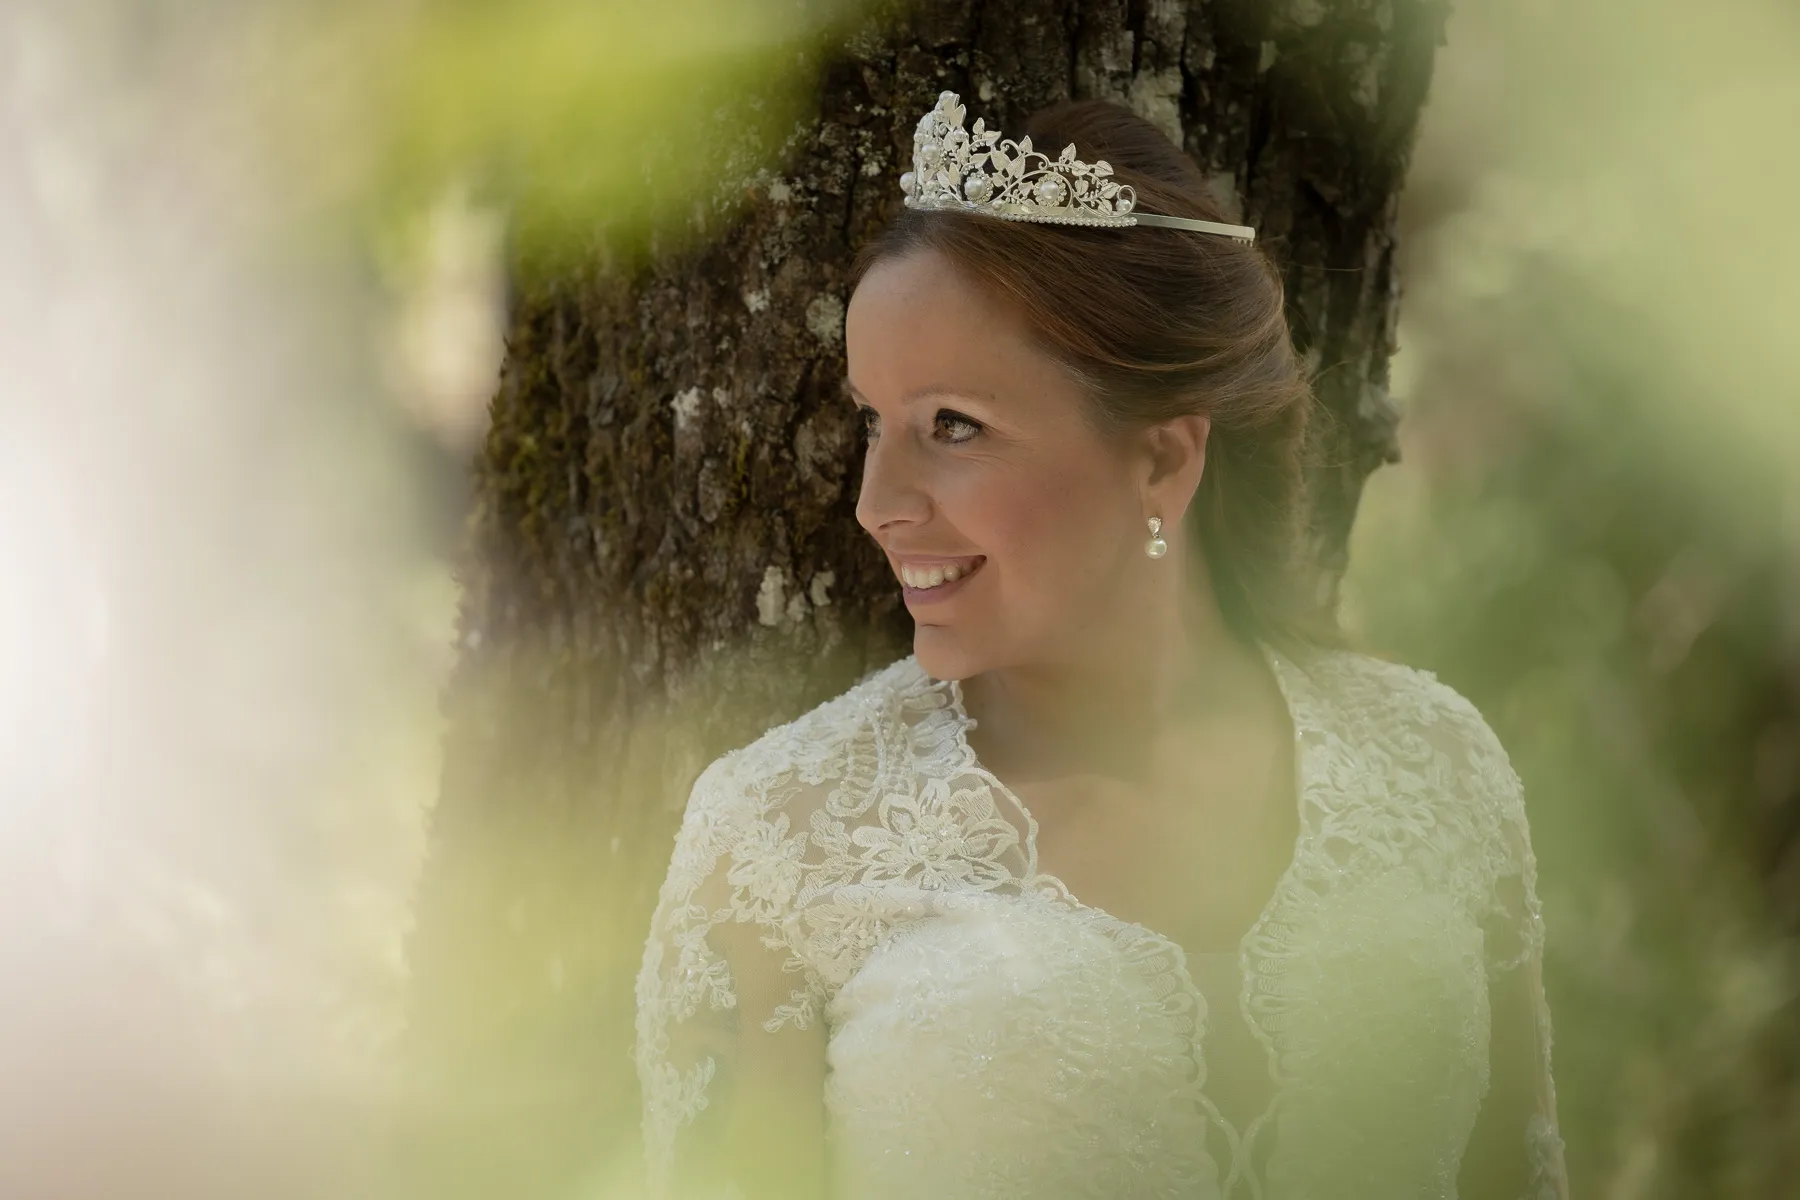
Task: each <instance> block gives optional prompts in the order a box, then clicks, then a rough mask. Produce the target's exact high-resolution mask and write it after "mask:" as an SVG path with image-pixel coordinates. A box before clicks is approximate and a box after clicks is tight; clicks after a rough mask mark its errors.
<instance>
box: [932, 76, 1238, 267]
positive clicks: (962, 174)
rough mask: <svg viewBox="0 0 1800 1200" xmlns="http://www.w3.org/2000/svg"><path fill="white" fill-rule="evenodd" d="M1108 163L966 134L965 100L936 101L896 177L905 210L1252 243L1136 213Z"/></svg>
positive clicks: (990, 133)
mask: <svg viewBox="0 0 1800 1200" xmlns="http://www.w3.org/2000/svg"><path fill="white" fill-rule="evenodd" d="M1111 175H1112V166H1111V164H1109V163H1108V162H1107V161H1106V160H1105V159H1100V160H1098V161H1096V162H1091V163H1088V162H1083V161H1081V160H1080V159H1079V158H1076V157H1075V145H1074V143H1073V142H1071V143H1070V144H1069V145H1067V146H1064V147H1063V151H1062V153H1061V154H1059V155H1057V157H1056V158H1055V159H1054V160H1052V159H1051V158H1049V157H1048V156H1047V155H1044V154H1041V153H1039V152H1038V151H1036V150H1033V149H1032V148H1031V139H1030V138H1029V137H1026V138H1022V139H1020V140H1019V141H1016V142H1015V141H1013V140H1012V139H1011V138H1006V139H1004V140H1003V139H1002V138H1001V137H1000V131H999V130H998V129H987V128H984V127H983V125H982V120H981V118H980V117H976V118H975V124H974V126H973V127H972V128H970V129H968V130H964V129H963V105H962V98H961V97H960V96H958V95H957V94H956V93H955V92H944V93H941V94H940V95H939V96H938V102H937V107H936V108H934V109H932V110H931V111H930V112H928V113H926V114H925V115H924V116H923V117H920V118H919V125H918V128H917V129H915V130H913V169H912V170H910V171H908V172H906V174H904V175H902V176H900V190H901V191H903V192H905V193H906V206H907V207H908V208H920V209H956V210H959V211H962V212H979V213H986V214H988V215H989V216H994V217H1001V218H1003V219H1005V220H1008V221H1049V222H1053V223H1056V224H1059V225H1109V226H1122V225H1166V226H1168V227H1169V228H1171V229H1195V230H1198V231H1200V232H1201V233H1217V234H1223V235H1224V236H1226V237H1229V238H1235V239H1237V240H1238V241H1242V242H1250V241H1254V240H1255V239H1256V230H1254V229H1252V228H1250V227H1249V226H1248V225H1225V224H1222V223H1220V222H1218V221H1198V220H1195V219H1193V218H1191V217H1167V216H1163V215H1162V214H1161V213H1141V212H1136V211H1133V210H1134V208H1135V206H1136V204H1137V196H1136V194H1135V193H1134V192H1133V191H1132V190H1131V185H1129V184H1119V183H1115V182H1113V180H1112V179H1111V178H1109V176H1111Z"/></svg>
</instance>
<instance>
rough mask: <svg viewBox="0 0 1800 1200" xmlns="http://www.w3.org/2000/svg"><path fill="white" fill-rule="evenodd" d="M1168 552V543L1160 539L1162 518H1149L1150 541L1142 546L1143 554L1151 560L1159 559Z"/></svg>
mask: <svg viewBox="0 0 1800 1200" xmlns="http://www.w3.org/2000/svg"><path fill="white" fill-rule="evenodd" d="M1168 552H1169V543H1167V542H1165V541H1163V539H1162V518H1161V517H1151V518H1150V540H1149V541H1148V542H1146V543H1145V544H1144V553H1145V554H1148V555H1149V556H1150V557H1151V558H1161V557H1162V556H1163V555H1165V554H1167V553H1168Z"/></svg>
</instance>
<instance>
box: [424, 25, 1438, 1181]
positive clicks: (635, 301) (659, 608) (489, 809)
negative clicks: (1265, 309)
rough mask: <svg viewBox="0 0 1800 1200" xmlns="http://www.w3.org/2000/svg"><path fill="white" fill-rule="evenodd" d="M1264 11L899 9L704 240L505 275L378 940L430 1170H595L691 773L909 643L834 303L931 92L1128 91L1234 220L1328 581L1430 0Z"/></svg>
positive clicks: (1434, 39)
mask: <svg viewBox="0 0 1800 1200" xmlns="http://www.w3.org/2000/svg"><path fill="white" fill-rule="evenodd" d="M1277 7H1278V9H1279V12H1278V13H1275V14H1271V13H1270V12H1269V11H1267V10H1266V8H1265V7H1264V6H1263V5H1261V4H1256V3H1248V2H1245V0H1233V2H1231V3H1227V2H1225V0H1213V2H1207V0H1185V2H1183V0H1150V2H1148V3H1145V2H1144V0H926V2H924V3H921V4H918V5H917V6H915V7H914V8H913V9H912V10H911V11H910V12H909V13H908V14H907V15H905V16H903V17H900V18H897V19H890V20H887V21H885V22H883V23H879V24H875V23H872V24H871V25H870V26H868V27H867V28H865V29H864V30H862V31H859V32H858V33H857V34H856V35H855V36H854V37H851V38H849V39H847V40H846V42H845V43H844V44H842V45H840V46H837V47H836V48H834V49H833V50H832V51H831V52H830V53H828V54H826V55H825V57H824V58H823V60H822V61H820V62H819V63H817V64H816V67H817V69H818V71H819V79H820V84H819V88H818V95H819V98H820V100H819V111H818V112H817V114H816V116H815V117H814V118H812V119H811V120H810V121H809V123H807V124H805V125H804V126H803V127H802V128H801V129H800V130H799V131H798V132H797V136H796V138H794V139H793V140H792V141H791V142H790V147H791V155H790V157H789V159H788V161H786V162H784V163H782V164H780V165H779V166H778V167H777V169H776V171H766V170H765V171H760V172H758V173H757V174H755V175H754V176H753V177H752V178H751V179H749V180H747V181H745V184H746V189H747V194H748V196H749V199H748V200H747V202H746V203H745V204H744V206H743V207H742V208H741V209H740V210H738V211H737V212H736V214H735V215H734V216H733V217H732V218H731V227H730V229H729V231H728V232H727V233H726V234H725V235H724V236H720V237H716V238H713V239H711V240H709V241H708V242H707V244H705V245H704V246H703V247H700V248H696V249H693V250H686V251H682V252H681V253H679V254H674V255H663V256H661V257H659V258H658V259H656V260H654V261H653V262H652V263H651V264H650V265H648V266H647V267H644V268H643V269H641V270H635V271H632V272H631V273H630V275H629V277H622V275H621V273H620V272H617V271H613V272H608V271H606V270H603V269H600V268H598V267H596V268H595V269H594V270H593V271H591V272H589V273H587V275H586V276H585V277H573V276H570V277H564V278H561V279H557V280H554V281H551V282H548V283H542V284H533V285H531V286H530V287H528V288H527V289H525V290H524V291H523V292H522V294H520V295H518V296H517V297H516V300H515V307H514V314H513V317H512V327H511V331H510V335H509V339H508V355H507V360H506V363H505V366H504V368H503V371H502V379H501V386H500V390H499V393H498V395H497V396H496V398H495V401H494V405H493V426H492V429H491V432H490V433H489V435H488V438H487V441H486V444H485V446H484V447H483V449H482V452H481V454H480V458H479V462H478V464H477V481H476V506H475V511H474V513H473V516H472V518H471V525H470V541H469V545H468V550H467V561H466V564H465V566H464V568H463V572H462V575H463V582H464V585H465V588H466V593H465V598H464V601H463V607H462V614H461V620H460V634H461V639H462V641H461V659H460V662H459V665H458V669H457V671H456V673H455V676H454V678H453V681H452V683H451V685H450V688H449V691H448V695H447V699H446V707H447V715H448V717H449V719H450V723H451V727H450V736H449V741H448V745H447V754H446V763H445V773H444V781H443V791H442V795H441V799H440V801H439V804H438V807H437V810H436V812H435V814H434V817H433V827H432V837H431V857H430V860H429V863H428V865H427V868H426V872H425V878H424V881H423V884H422V887H421V893H420V897H419V907H418V924H417V928H416V932H415V934H414V937H413V941H412V946H411V955H412V965H413V970H414V978H415V989H416V990H415V1000H414V1006H413V1024H412V1034H411V1043H410V1047H409V1054H410V1064H411V1065H410V1079H411V1082H412V1084H413V1086H414V1089H415V1090H414V1091H413V1093H412V1095H413V1102H414V1105H415V1107H412V1108H410V1109H409V1112H410V1114H411V1117H412V1119H411V1120H409V1121H408V1122H407V1124H406V1128H407V1130H408V1135H409V1141H408V1143H407V1146H406V1149H405V1153H406V1157H407V1159H408V1160H409V1162H410V1163H411V1164H413V1165H414V1166H420V1165H424V1166H427V1169H428V1174H427V1177H426V1179H425V1181H424V1186H426V1187H427V1188H428V1189H429V1191H430V1194H432V1195H434V1196H447V1195H460V1194H470V1195H476V1194H479V1195H497V1194H505V1195H518V1196H533V1197H537V1196H544V1197H561V1196H566V1195H573V1194H575V1193H576V1192H577V1190H579V1189H582V1188H588V1189H594V1188H599V1189H601V1190H602V1191H604V1190H605V1186H606V1182H607V1181H615V1182H618V1181H626V1180H629V1178H630V1173H631V1171H632V1170H633V1169H634V1167H635V1162H636V1156H637V1153H638V1151H637V1146H636V1143H635V1136H634V1135H635V1128H636V1120H637V1115H636V1104H637V1084H636V1080H635V1076H634V1073H633V1070H632V1065H631V1058H630V1046H631V1039H632V1013H633V995H632V980H633V977H634V975H635V972H636V967H637V959H638V955H639V953H640V948H641V940H642V936H643V932H644V930H645V928H646V926H647V923H648V919H649V912H650V908H651V906H652V904H653V902H654V899H655V893H656V888H657V885H658V883H659V882H660V880H661V878H662V875H663V872H664V871H665V869H666V868H667V865H668V858H669V850H670V846H671V839H672V836H673V832H674V828H675V825H676V823H677V821H678V819H679V816H680V813H681V810H682V806H683V803H684V801H685V800H686V797H687V793H688V788H689V785H690V784H691V782H692V781H693V779H694V778H695V776H696V775H697V774H698V773H699V772H700V770H701V769H702V768H703V767H704V766H705V765H706V763H707V762H708V761H709V760H711V759H712V758H713V757H715V756H716V755H718V754H720V753H722V752H723V751H725V750H728V749H731V748H732V747H735V746H739V745H742V744H744V743H746V742H748V741H749V740H751V739H752V738H754V737H755V736H756V735H757V734H758V733H760V732H761V731H763V730H764V729H767V728H769V727H770V726H772V725H775V724H779V723H781V722H782V721H785V720H788V719H790V718H792V717H794V716H796V715H798V714H799V713H801V712H803V711H805V710H806V709H807V708H809V707H811V706H812V705H814V704H816V703H818V702H819V701H821V700H823V699H825V698H827V697H829V696H831V695H834V694H836V693H838V692H839V691H841V690H842V689H843V688H845V687H846V686H848V685H849V684H850V683H851V682H853V681H854V680H855V679H856V678H857V677H858V676H860V675H861V674H863V673H864V672H865V671H867V670H870V669H873V668H875V667H878V666H880V665H883V664H885V663H887V662H890V661H892V660H893V659H894V658H896V657H899V656H901V655H903V654H905V653H907V652H908V651H909V647H910V641H911V621H910V619H909V617H908V615H907V613H906V611H905V609H904V607H903V605H902V604H901V601H900V596H899V592H898V589H897V588H896V587H895V585H894V582H893V580H892V578H891V577H890V574H889V572H888V570H887V567H886V564H885V562H884V561H883V559H882V558H881V556H880V554H879V553H878V552H877V550H876V548H875V546H874V545H873V544H872V543H871V542H870V539H869V538H868V537H867V536H866V534H864V532H863V531H862V530H861V529H860V528H859V527H858V525H857V524H856V521H855V517H854V513H853V510H854V506H855V501H856V494H857V486H858V480H857V473H858V470H859V467H858V465H857V463H858V458H857V454H856V449H857V446H858V438H857V435H856V433H855V431H854V428H853V421H852V417H851V410H850V406H849V405H848V404H847V403H846V402H845V400H844V398H843V395H842V393H841V390H840V389H841V387H842V384H841V380H842V377H843V373H844V363H843V342H842V319H843V314H844V306H845V302H846V300H847V299H848V293H847V285H846V277H847V268H848V264H849V262H850V258H851V254H852V251H853V249H854V248H855V247H856V246H857V245H858V244H859V243H860V242H861V241H862V240H863V239H865V238H866V237H868V236H869V235H871V234H872V233H873V232H875V231H876V230H877V229H878V228H879V227H880V226H881V224H882V223H883V222H884V221H885V220H886V219H887V218H888V217H889V216H890V215H891V214H892V213H893V212H894V211H895V210H896V209H897V207H898V205H899V203H900V191H899V182H898V181H899V176H900V173H901V171H902V170H904V169H906V167H907V165H908V164H909V160H910V155H911V144H912V130H913V126H914V124H915V122H916V121H917V119H918V117H919V115H920V114H921V113H923V112H925V111H926V110H927V109H928V108H930V107H931V105H932V104H933V103H934V102H935V100H936V97H937V94H938V92H939V91H940V90H943V89H946V88H948V89H951V90H955V91H959V92H960V93H962V94H963V96H964V97H965V99H966V100H967V102H968V103H969V104H970V106H971V111H973V112H977V113H980V114H981V115H984V116H986V117H987V118H988V119H989V122H990V124H992V123H996V122H998V123H999V124H1001V125H1002V127H1003V128H1006V129H1009V130H1016V129H1018V128H1019V126H1020V125H1021V124H1022V121H1023V118H1024V117H1025V116H1026V115H1027V114H1028V113H1029V112H1030V111H1032V110H1033V109H1035V108H1037V107H1039V106H1041V105H1044V104H1047V103H1049V102H1052V101H1055V100H1059V99H1064V98H1068V97H1071V96H1073V97H1091V96H1098V97H1104V98H1108V99H1115V100H1118V101H1121V102H1123V103H1126V104H1128V105H1130V106H1131V107H1133V108H1134V109H1136V110H1137V111H1139V112H1140V113H1143V114H1144V115H1146V116H1147V117H1149V118H1151V119H1152V120H1154V121H1156V122H1157V123H1158V124H1159V125H1161V126H1162V127H1163V128H1164V129H1165V130H1167V131H1168V132H1169V133H1170V134H1171V135H1172V136H1173V137H1175V138H1176V140H1177V142H1178V143H1179V144H1180V145H1182V146H1184V147H1185V148H1186V149H1187V150H1188V152H1189V153H1190V154H1192V156H1193V157H1194V158H1195V160H1196V161H1197V162H1198V163H1199V164H1200V165H1201V166H1202V167H1203V168H1204V169H1205V170H1206V171H1207V172H1208V174H1209V175H1210V176H1212V177H1213V179H1214V180H1215V187H1216V188H1217V190H1218V191H1219V192H1220V193H1221V195H1222V196H1223V197H1225V198H1226V199H1227V201H1228V206H1229V207H1236V208H1237V209H1238V211H1239V212H1240V213H1241V215H1242V218H1243V219H1244V220H1246V221H1247V222H1248V223H1251V224H1254V225H1255V226H1256V227H1257V229H1258V236H1259V239H1260V240H1261V243H1262V244H1263V245H1264V246H1266V247H1267V248H1268V249H1269V250H1270V251H1271V253H1272V254H1273V255H1274V256H1275V258H1276V259H1277V261H1278V262H1280V263H1281V264H1282V268H1283V271H1284V273H1285V278H1286V281H1287V286H1288V300H1289V311H1290V317H1291V320H1292V324H1293V329H1294V333H1295V340H1296V343H1297V344H1298V346H1299V348H1300V349H1301V350H1302V351H1303V352H1304V353H1305V354H1306V355H1307V357H1308V361H1309V363H1310V364H1311V365H1312V366H1313V368H1314V370H1315V374H1316V381H1317V387H1318V390H1319V394H1320V396H1321V399H1322V400H1323V402H1324V404H1325V405H1326V407H1327V408H1328V409H1329V410H1330V411H1331V412H1332V413H1334V414H1335V415H1336V416H1337V417H1338V418H1339V427H1338V428H1337V429H1336V430H1334V431H1333V432H1332V433H1331V434H1330V435H1329V436H1330V437H1332V438H1333V439H1334V446H1333V449H1334V451H1335V453H1334V454H1332V455H1331V460H1332V461H1333V462H1335V463H1337V464H1340V465H1337V466H1334V467H1333V468H1331V471H1330V473H1329V474H1328V475H1327V476H1325V477H1323V478H1321V479H1319V480H1317V481H1316V482H1317V485H1318V487H1319V489H1320V495H1321V497H1322V505H1321V509H1320V516H1319V518H1318V524H1317V527H1316V529H1315V531H1314V534H1315V544H1316V551H1317V553H1318V554H1319V555H1320V556H1321V558H1322V560H1323V561H1324V562H1325V563H1326V564H1327V565H1328V566H1330V567H1331V568H1333V570H1332V571H1331V572H1330V573H1331V575H1332V576H1333V577H1334V578H1335V577H1336V576H1337V575H1338V574H1340V573H1341V570H1342V567H1343V564H1344V560H1345V544H1346V539H1347V535H1348V531H1349V526H1350V522H1351V519H1352V517H1353V515H1354V512H1355V508H1356V504H1357V499H1358V496H1359V495H1360V491H1361V488H1362V483H1363V480H1364V478H1365V477H1366V476H1367V474H1368V473H1369V472H1370V471H1371V470H1373V469H1374V467H1375V466H1377V465H1379V463H1381V462H1382V461H1383V460H1384V459H1386V460H1391V459H1393V458H1395V457H1396V450H1395V446H1394V424H1395V420H1394V414H1393V410H1392V408H1391V406H1390V405H1389V403H1388V400H1387V395H1386V386H1385V385H1386V381H1387V369H1388V359H1389V356H1390V354H1391V353H1392V351H1393V348H1394V342H1393V337H1394V327H1395V321H1396V318H1397V311H1396V309H1397V302H1398V285H1397V277H1396V273H1395V269H1394V257H1393V252H1394V225H1395V215H1396V207H1397V199H1398V193H1399V190H1400V187H1401V183H1402V180H1403V178H1404V174H1405V168H1406V164H1407V161H1408V158H1409V156H1410V152H1411V148H1412V143H1413V138H1414V132H1415V128H1416V125H1417V122H1418V117H1419V113H1420V109H1421V106H1422V103H1423V100H1424V97H1425V92H1426V88H1427V84H1428V82H1429V79H1430V74H1431V63H1432V58H1433V55H1434V52H1435V48H1436V46H1437V45H1438V44H1439V43H1440V41H1441V39H1442V28H1443V22H1444V20H1445V16H1446V9H1445V7H1444V6H1443V5H1442V4H1440V3H1433V2H1430V0H1355V2H1346V3H1339V4H1336V5H1334V6H1333V8H1332V11H1330V12H1329V13H1328V12H1327V11H1326V8H1325V6H1324V5H1323V4H1322V3H1321V0H1288V2H1285V3H1283V4H1280V5H1278V6H1277ZM777 172H778V173H777Z"/></svg>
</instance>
